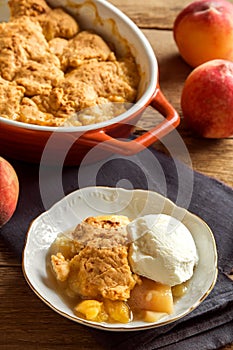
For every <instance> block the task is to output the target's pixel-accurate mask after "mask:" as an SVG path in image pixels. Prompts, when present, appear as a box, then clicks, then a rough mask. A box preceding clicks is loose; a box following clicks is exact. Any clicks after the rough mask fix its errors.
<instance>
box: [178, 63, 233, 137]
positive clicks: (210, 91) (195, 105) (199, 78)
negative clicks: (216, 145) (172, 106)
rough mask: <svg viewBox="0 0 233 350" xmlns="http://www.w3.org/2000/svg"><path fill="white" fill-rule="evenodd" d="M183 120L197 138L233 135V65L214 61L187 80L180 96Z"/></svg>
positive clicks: (196, 71)
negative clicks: (198, 136)
mask: <svg viewBox="0 0 233 350" xmlns="http://www.w3.org/2000/svg"><path fill="white" fill-rule="evenodd" d="M181 108H182V112H183V117H184V120H185V121H186V122H187V124H188V126H189V127H190V128H191V129H192V130H193V131H194V132H195V133H196V134H198V135H200V136H203V137H208V138H223V137H228V136H230V135H232V134H233V62H230V61H226V60H211V61H208V62H206V63H203V64H202V65H200V66H198V67H197V68H195V69H194V70H193V71H192V72H191V73H190V75H189V76H188V77H187V79H186V81H185V84H184V87H183V91H182V94H181Z"/></svg>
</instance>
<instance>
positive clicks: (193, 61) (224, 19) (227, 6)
mask: <svg viewBox="0 0 233 350" xmlns="http://www.w3.org/2000/svg"><path fill="white" fill-rule="evenodd" d="M173 35H174V40H175V42H176V44H177V47H178V49H179V52H180V54H181V56H182V57H183V59H184V60H185V61H186V62H187V63H188V64H189V65H190V66H192V67H196V66H198V65H200V64H202V63H204V62H207V61H210V60H213V59H226V60H230V61H233V4H232V3H230V2H228V1H225V0H200V1H194V2H192V3H191V4H189V5H188V6H186V7H185V8H184V9H183V10H182V11H181V12H180V13H179V14H178V16H177V17H176V19H175V22H174V26H173Z"/></svg>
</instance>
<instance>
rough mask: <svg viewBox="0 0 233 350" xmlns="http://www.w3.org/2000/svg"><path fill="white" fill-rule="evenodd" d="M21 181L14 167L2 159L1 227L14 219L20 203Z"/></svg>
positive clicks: (0, 169) (0, 170)
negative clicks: (13, 216)
mask: <svg viewBox="0 0 233 350" xmlns="http://www.w3.org/2000/svg"><path fill="white" fill-rule="evenodd" d="M18 196H19V181H18V176H17V174H16V172H15V170H14V168H13V167H12V165H11V164H10V163H9V162H8V161H7V160H6V159H4V158H2V157H0V227H2V226H3V225H5V224H6V223H7V221H9V220H10V218H11V217H12V215H13V213H14V211H15V209H16V206H17V202H18Z"/></svg>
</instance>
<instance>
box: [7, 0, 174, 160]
mask: <svg viewBox="0 0 233 350" xmlns="http://www.w3.org/2000/svg"><path fill="white" fill-rule="evenodd" d="M48 4H49V5H50V6H52V7H63V8H64V9H65V10H66V11H67V12H69V13H70V14H72V15H73V16H74V17H75V18H77V20H78V22H79V24H80V27H81V28H82V29H87V30H94V31H95V32H97V33H98V34H99V35H101V36H102V37H103V38H104V39H105V40H106V41H108V42H110V43H111V44H112V45H114V48H115V51H116V52H117V54H119V55H122V54H124V52H126V50H128V49H129V50H130V51H131V53H132V54H133V56H134V57H135V59H136V63H137V65H138V67H139V72H140V84H139V94H138V99H137V102H136V103H135V104H132V106H131V107H130V108H129V109H128V110H127V111H126V112H124V113H122V114H121V115H118V116H117V117H115V118H112V119H110V120H108V121H105V122H101V123H97V124H92V125H88V126H78V127H76V126H66V127H51V126H49V127H48V126H40V125H33V124H26V123H22V122H18V121H13V120H8V119H5V118H3V117H0V149H1V154H2V155H4V156H8V157H11V158H15V159H19V160H24V161H29V162H40V160H41V156H42V155H43V152H44V151H45V150H46V151H48V150H49V154H50V157H48V158H47V159H50V160H51V161H55V160H56V159H57V157H56V155H59V154H61V153H62V154H64V149H65V150H66V151H65V158H66V160H65V162H66V164H68V165H72V164H80V162H81V161H82V159H83V157H84V156H85V155H86V154H88V152H89V150H90V149H92V148H93V147H94V146H96V145H98V146H100V148H101V149H102V150H104V152H102V153H103V154H102V155H101V157H103V156H107V155H108V154H110V153H112V152H114V153H119V154H123V155H132V154H135V153H137V152H139V151H140V150H142V149H143V148H144V147H148V146H149V145H151V144H152V143H154V142H155V141H156V140H157V139H159V138H161V137H163V136H164V135H166V134H167V133H169V132H170V131H171V130H172V129H174V128H175V127H177V125H178V124H179V120H180V118H179V115H178V113H177V112H176V111H175V109H174V108H173V106H172V105H171V104H170V103H169V102H168V101H167V100H166V98H165V97H164V95H163V93H162V92H161V90H160V87H159V78H158V63H157V59H156V56H155V54H154V51H153V49H152V47H151V45H150V43H149V41H148V40H147V38H146V37H145V36H144V34H143V33H142V31H141V30H140V29H139V28H138V27H137V26H136V24H134V23H133V22H132V21H131V20H130V19H129V18H128V17H127V16H126V15H125V14H123V13H122V12H121V11H120V10H119V9H118V8H116V7H115V6H113V5H112V4H110V3H109V2H107V1H102V0H92V1H83V0H72V1H66V0H59V1H55V0H50V1H48ZM1 6H4V7H5V9H1V13H2V15H1V18H0V20H1V21H7V18H6V11H7V10H6V6H7V3H6V2H5V3H4V4H3V5H1ZM2 17H3V18H2ZM147 106H152V107H153V108H155V109H156V110H157V111H159V113H161V114H162V116H164V119H163V121H162V122H161V123H160V124H159V125H156V126H155V127H154V128H152V129H151V130H149V131H148V132H146V133H145V134H143V135H141V136H139V137H138V138H136V139H134V140H129V139H128V137H129V135H130V133H131V131H132V129H133V127H134V125H135V124H136V122H137V121H138V119H139V118H140V116H141V113H142V112H143V110H144V109H145V108H146V107H147ZM51 139H52V142H51ZM49 141H50V142H49Z"/></svg>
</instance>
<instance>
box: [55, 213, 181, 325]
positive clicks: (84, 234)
mask: <svg viewBox="0 0 233 350" xmlns="http://www.w3.org/2000/svg"><path fill="white" fill-rule="evenodd" d="M129 223H130V221H129V219H128V218H127V217H126V216H119V215H108V216H97V217H88V218H86V219H85V220H83V221H82V222H81V223H80V224H78V225H77V227H76V228H75V229H74V230H72V231H71V232H70V233H69V234H68V233H66V234H61V235H59V236H58V237H57V238H56V240H55V241H54V242H53V244H52V246H51V248H50V250H49V266H50V269H51V271H52V273H53V275H54V276H55V279H56V283H57V285H58V286H59V287H60V289H61V291H62V293H65V295H66V296H68V298H70V300H72V305H74V307H73V310H74V313H75V314H76V315H77V316H79V317H82V318H85V319H87V320H90V321H95V322H110V323H115V322H121V323H128V322H130V321H132V320H133V319H140V320H143V321H145V322H155V321H157V320H159V319H160V318H161V317H163V316H165V315H167V314H171V313H172V312H173V300H174V298H177V297H180V296H182V295H183V294H184V293H185V290H186V283H180V284H179V285H175V286H171V285H167V284H164V283H160V282H158V281H155V280H152V279H149V278H147V277H145V276H143V275H139V274H137V273H135V272H133V270H132V264H131V263H130V259H129V252H130V249H131V248H130V247H131V246H132V242H131V241H130V240H129V234H128V232H127V229H126V228H127V226H128V225H129Z"/></svg>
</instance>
